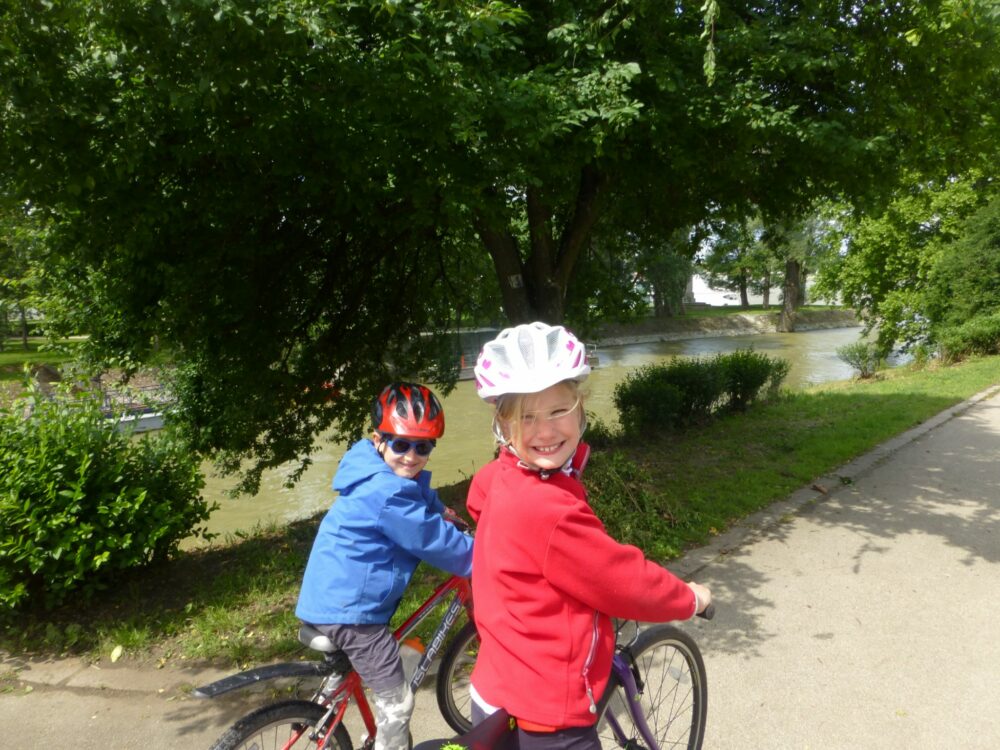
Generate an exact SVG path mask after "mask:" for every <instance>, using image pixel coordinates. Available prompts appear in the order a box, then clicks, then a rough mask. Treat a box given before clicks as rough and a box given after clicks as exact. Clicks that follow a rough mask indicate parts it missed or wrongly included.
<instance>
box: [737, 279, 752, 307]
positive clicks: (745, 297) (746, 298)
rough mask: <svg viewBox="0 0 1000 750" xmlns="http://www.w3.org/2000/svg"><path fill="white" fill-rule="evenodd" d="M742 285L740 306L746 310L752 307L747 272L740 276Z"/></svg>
mask: <svg viewBox="0 0 1000 750" xmlns="http://www.w3.org/2000/svg"><path fill="white" fill-rule="evenodd" d="M739 285H740V307H742V308H743V309H744V310H749V309H750V294H749V293H748V291H747V286H748V284H747V275H746V274H745V273H741V274H740V278H739Z"/></svg>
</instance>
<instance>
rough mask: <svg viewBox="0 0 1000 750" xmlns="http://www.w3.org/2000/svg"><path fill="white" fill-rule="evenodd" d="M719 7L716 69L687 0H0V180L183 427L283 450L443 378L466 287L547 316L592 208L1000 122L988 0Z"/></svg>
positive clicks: (656, 204)
mask: <svg viewBox="0 0 1000 750" xmlns="http://www.w3.org/2000/svg"><path fill="white" fill-rule="evenodd" d="M719 8H720V10H719V14H718V17H717V18H716V19H715V22H714V28H713V29H712V30H711V32H712V33H711V39H712V40H713V41H712V46H711V50H714V51H715V53H716V55H715V66H714V79H713V80H712V82H711V83H710V81H709V80H708V79H707V78H706V76H705V74H704V68H703V65H704V57H705V44H706V42H705V41H704V40H703V39H702V38H701V37H702V33H703V32H704V31H705V28H704V25H703V18H704V14H703V12H702V11H701V10H700V4H698V3H688V2H681V3H674V4H671V5H665V4H663V3H659V2H652V1H651V0H626V1H625V2H621V3H613V4H612V3H606V2H603V0H602V1H601V2H593V1H592V0H585V1H584V2H579V1H576V0H574V2H570V1H569V0H557V2H545V3H541V2H536V1H529V0H525V1H524V2H517V3H503V2H472V1H464V2H457V3H432V4H426V3H409V2H393V3H385V2H365V1H364V0H362V1H361V2H355V3H342V2H331V3H325V4H316V3H312V2H308V0H226V2H222V1H221V0H209V1H208V2H205V1H204V0H165V2H162V3H157V4H152V5H150V4H148V3H142V2H139V0H105V1H104V2H92V1H91V0H65V1H64V2H60V3H42V2H32V1H31V0H0V24H2V27H3V29H4V32H3V41H2V44H0V97H2V99H0V102H2V109H0V111H2V113H3V115H2V119H0V164H2V169H0V175H2V176H0V194H2V195H3V196H6V197H8V198H11V199H16V200H18V201H31V203H32V205H35V206H37V207H38V208H39V210H41V211H44V212H45V213H46V216H47V217H49V218H51V220H52V222H53V224H52V230H51V235H50V248H51V251H52V252H53V253H54V256H55V258H56V259H55V260H53V262H52V263H51V268H52V272H53V274H54V275H55V277H56V278H57V279H58V280H60V281H61V282H62V284H63V286H64V289H65V292H64V295H65V299H66V302H67V307H68V308H75V309H76V311H77V313H78V323H77V325H79V326H81V327H82V328H83V329H84V330H87V331H88V332H90V333H91V334H92V339H91V341H92V345H93V351H94V352H95V354H96V355H100V357H101V358H102V359H104V360H107V359H109V358H112V359H116V360H117V361H118V362H119V363H122V364H125V365H127V366H134V365H136V364H137V363H139V362H142V361H145V360H148V359H149V358H150V357H151V356H152V355H153V353H154V352H155V349H156V347H157V346H162V347H165V348H166V349H167V350H168V351H169V352H170V354H171V356H172V357H173V358H174V360H175V361H176V362H177V363H178V365H179V367H178V369H177V373H176V375H177V382H176V384H175V389H176V393H177V394H178V396H179V398H180V409H179V412H178V419H180V420H181V421H183V423H184V424H186V425H187V426H188V428H189V430H190V431H191V433H192V437H193V440H194V444H195V445H196V446H197V447H199V448H202V449H206V450H208V449H219V450H223V451H224V452H225V455H226V456H227V457H228V458H229V459H230V463H229V465H231V466H235V465H237V463H238V462H239V461H240V460H241V459H243V458H245V457H248V456H255V457H257V458H258V459H259V460H260V462H261V463H260V464H258V468H260V467H263V466H268V465H277V464H279V463H281V462H283V461H284V460H287V459H288V458H291V457H293V456H302V455H305V454H306V453H307V452H308V450H309V448H310V446H311V444H312V440H313V438H314V436H316V435H317V434H320V433H321V432H325V431H327V430H328V429H331V428H332V429H333V431H334V432H335V433H336V434H337V435H340V436H356V435H357V434H359V432H360V428H361V425H362V424H363V421H364V414H365V411H366V403H367V400H368V399H369V397H370V395H371V393H373V392H374V391H375V390H376V389H377V388H378V387H379V386H380V385H381V384H382V382H383V381H384V380H385V379H387V378H389V377H392V376H396V375H399V374H403V373H405V374H407V375H410V376H419V377H423V378H427V379H433V380H438V381H440V382H441V383H442V388H444V389H447V388H448V387H449V383H450V382H452V380H453V378H454V377H455V367H454V363H452V362H451V361H450V359H449V358H450V352H448V350H447V347H446V346H445V345H444V344H442V343H440V342H438V341H437V340H435V339H434V338H431V337H428V336H424V335H422V334H424V333H429V332H435V331H438V332H441V331H448V330H451V329H453V328H454V326H455V325H456V324H457V322H458V321H459V320H461V319H462V318H461V317H460V316H458V315H457V314H456V307H457V306H456V305H453V304H452V302H451V299H450V298H449V295H450V294H451V293H452V292H453V291H456V290H457V292H458V295H459V296H461V295H462V290H463V288H468V287H471V286H473V285H479V286H481V287H483V288H485V287H486V285H487V284H490V285H493V287H494V289H496V288H497V287H498V290H499V291H498V296H499V299H500V300H501V301H502V305H503V309H504V312H505V314H506V316H507V318H508V319H509V320H511V321H513V322H521V321H525V320H529V319H535V318H541V319H546V320H548V321H550V322H559V321H561V320H562V319H563V318H564V315H565V312H566V309H567V298H566V295H567V290H569V289H570V288H572V287H571V284H572V283H573V280H574V276H575V274H576V270H577V266H578V264H579V261H580V258H581V257H582V255H583V253H584V252H585V251H586V250H587V248H588V247H589V242H590V239H591V238H592V236H593V235H594V233H595V232H596V231H598V230H600V231H602V232H608V233H610V232H613V231H614V230H615V228H618V229H619V230H621V231H625V230H629V229H631V228H632V227H635V226H639V225H642V226H644V227H648V229H644V230H643V232H642V234H641V236H642V237H643V239H644V241H645V240H650V239H652V237H653V236H654V235H653V234H652V233H653V232H655V236H656V237H658V238H659V239H662V240H665V239H668V238H669V237H670V236H671V233H672V232H673V231H675V230H677V229H679V228H681V227H685V226H689V225H692V224H696V223H698V222H699V221H701V220H702V219H703V218H704V214H705V212H706V206H710V205H715V206H726V207H727V210H731V211H732V212H733V213H734V214H740V213H743V214H745V213H746V212H747V211H748V210H749V207H751V206H755V207H759V208H760V210H761V211H763V212H765V213H766V214H768V215H793V214H795V212H796V211H801V210H804V207H806V206H808V205H809V204H810V203H811V202H812V200H813V199H814V197H815V196H817V195H827V194H830V193H844V194H847V195H869V194H872V193H873V192H877V191H878V190H879V189H885V188H886V187H887V186H888V185H890V184H891V183H892V180H893V176H894V175H895V174H897V173H898V172H899V168H900V166H901V165H903V164H916V165H920V166H928V165H935V166H940V165H946V166H948V167H949V168H951V169H954V168H957V166H960V164H961V163H962V162H963V161H966V160H968V159H969V158H970V155H972V154H976V153H980V152H981V153H987V152H988V151H989V150H990V149H992V148H994V145H993V144H994V143H995V140H996V139H995V127H993V123H995V122H996V121H997V118H996V117H995V113H996V107H997V102H996V101H995V97H994V96H993V93H994V91H995V88H996V87H995V76H996V71H997V64H996V63H997V44H998V40H997V38H996V35H995V33H994V29H995V21H996V15H995V13H994V9H993V8H992V5H991V4H990V5H987V4H986V3H985V2H978V1H977V0H972V1H971V2H961V3H959V2H956V0H935V1H933V2H920V3H917V2H902V3H884V2H877V3H859V4H854V5H844V4H843V3H839V2H837V3H834V2H811V3H809V4H808V6H807V7H805V8H804V7H801V6H794V5H789V6H786V5H782V4H770V5H763V6H761V5H759V4H758V5H745V4H741V3H731V4H720V5H719ZM989 13H993V15H988V14H989ZM991 116H992V117H993V119H992V120H991V119H990V117H991ZM647 232H648V233H647ZM473 237H475V238H476V239H477V240H478V243H480V247H481V248H485V251H486V252H487V253H488V255H489V257H490V260H491V262H492V266H493V276H494V279H492V280H491V279H487V278H484V277H483V276H482V274H481V271H482V264H478V263H468V264H465V263H458V262H456V261H455V255H456V253H458V254H468V253H471V252H473V251H474V249H473V246H472V245H471V244H470V243H471V240H472V238H473ZM455 273H461V274H463V275H464V274H468V275H467V276H463V277H462V278H454V276H453V274H455ZM486 296H487V297H488V296H489V295H486ZM465 304H466V303H465V302H463V303H462V305H465ZM463 309H468V308H467V307H466V308H463ZM331 378H333V379H334V380H335V381H336V384H337V388H336V391H335V392H336V393H339V394H341V395H340V397H339V398H336V399H333V400H328V398H327V396H328V394H329V393H330V392H331V391H329V390H327V389H324V388H323V385H322V384H323V383H325V382H327V381H329V380H330V379H331ZM250 479H251V480H252V479H253V476H252V475H251V477H250ZM250 485H251V486H252V481H251V482H250Z"/></svg>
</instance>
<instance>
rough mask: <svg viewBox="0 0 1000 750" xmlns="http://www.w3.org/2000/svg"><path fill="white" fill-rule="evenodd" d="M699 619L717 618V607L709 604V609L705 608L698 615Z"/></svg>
mask: <svg viewBox="0 0 1000 750" xmlns="http://www.w3.org/2000/svg"><path fill="white" fill-rule="evenodd" d="M698 617H701V618H702V619H705V620H711V619H712V618H713V617H715V605H714V604H709V605H708V606H707V607H705V609H704V610H702V611H701V612H699V613H698Z"/></svg>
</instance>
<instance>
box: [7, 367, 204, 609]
mask: <svg viewBox="0 0 1000 750" xmlns="http://www.w3.org/2000/svg"><path fill="white" fill-rule="evenodd" d="M203 486H204V478H203V477H202V475H201V473H200V469H199V458H198V456H197V455H196V454H195V453H193V452H192V451H190V450H189V449H188V448H187V447H186V446H185V445H183V444H182V443H181V442H180V441H178V440H176V439H175V438H173V437H170V436H169V435H165V434H164V435H149V436H144V437H143V438H141V439H134V438H132V437H130V436H128V435H125V434H120V433H118V432H117V431H116V430H115V426H114V424H113V422H112V421H111V420H108V419H106V418H104V415H103V414H102V412H101V409H100V401H99V399H98V398H96V397H95V396H92V395H86V394H84V396H83V397H79V396H77V397H73V396H70V394H69V393H68V392H66V391H63V392H59V393H57V394H56V397H55V398H47V397H46V396H45V395H44V394H42V392H41V391H40V390H39V389H38V388H37V387H31V386H30V385H29V390H28V395H27V396H26V397H25V398H23V399H21V400H19V401H16V402H15V403H14V404H13V405H12V406H10V407H0V603H2V604H5V605H7V606H11V607H13V606H18V605H24V604H26V603H28V602H29V601H30V602H31V603H33V604H34V603H38V604H39V605H41V606H44V607H46V608H49V607H53V606H56V605H59V604H62V603H64V602H65V601H66V600H67V598H68V597H69V595H70V594H74V595H76V596H79V597H80V598H81V599H82V600H87V599H89V598H90V596H91V595H92V594H93V593H94V592H95V591H97V590H99V589H101V588H104V587H106V586H107V585H108V583H109V582H110V581H111V580H112V579H113V578H114V576H115V575H116V573H118V572H119V571H122V570H126V569H129V568H134V567H138V566H142V565H145V564H147V563H151V562H154V561H159V560H163V559H165V558H168V557H169V556H170V555H171V554H173V553H174V552H176V550H177V548H178V545H179V543H180V541H181V540H182V539H184V538H185V537H187V536H190V535H192V533H193V534H194V535H195V536H204V535H205V533H204V530H203V529H197V528H196V527H197V526H198V524H199V523H201V522H203V521H205V520H206V519H207V518H208V516H209V514H210V512H211V511H212V510H213V509H214V506H213V507H209V506H208V504H207V503H206V501H205V500H204V499H203V498H202V497H201V496H200V490H201V488H202V487H203Z"/></svg>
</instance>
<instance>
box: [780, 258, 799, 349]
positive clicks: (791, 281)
mask: <svg viewBox="0 0 1000 750" xmlns="http://www.w3.org/2000/svg"><path fill="white" fill-rule="evenodd" d="M800 271H801V266H800V265H799V262H798V261H797V260H793V259H789V260H787V261H786V262H785V287H784V293H783V294H784V299H783V301H782V302H783V304H782V306H781V318H780V319H779V320H778V330H779V331H781V332H782V333H791V332H792V331H794V330H795V318H796V310H798V304H797V303H798V300H799V283H800V282H799V272H800Z"/></svg>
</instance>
